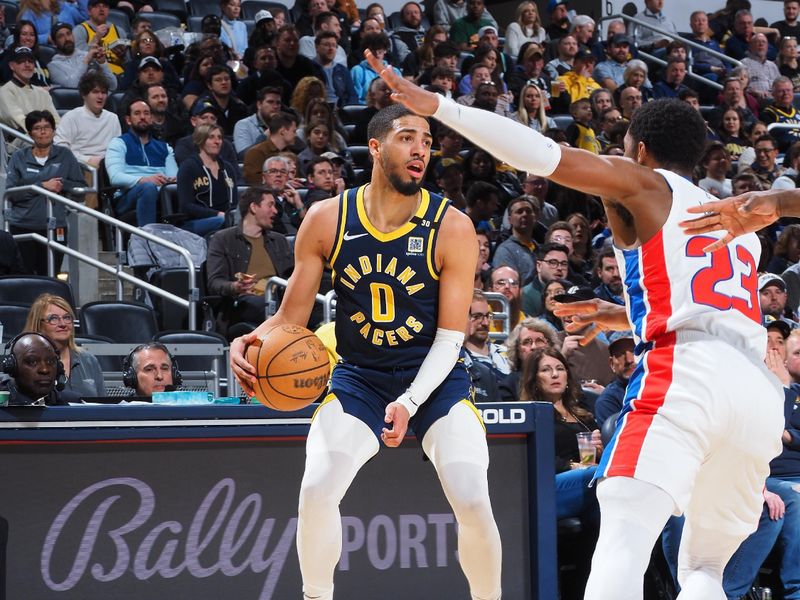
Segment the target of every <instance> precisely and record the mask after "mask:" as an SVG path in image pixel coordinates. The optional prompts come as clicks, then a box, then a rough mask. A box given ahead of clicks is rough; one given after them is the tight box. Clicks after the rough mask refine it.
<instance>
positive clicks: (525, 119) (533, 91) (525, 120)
mask: <svg viewBox="0 0 800 600" xmlns="http://www.w3.org/2000/svg"><path fill="white" fill-rule="evenodd" d="M546 102H547V99H546V98H545V96H544V94H543V93H542V90H540V89H539V87H538V86H537V85H535V84H533V83H526V84H525V85H524V86H522V90H520V93H519V108H518V109H517V115H516V116H517V119H518V120H519V122H520V123H522V124H523V125H527V126H528V127H530V128H531V129H533V130H534V131H538V132H539V133H545V132H546V131H547V130H548V129H553V128H555V127H557V125H556V122H555V121H554V120H553V119H552V117H548V116H547V115H546V114H545V112H544V108H545V106H544V105H545V103H546Z"/></svg>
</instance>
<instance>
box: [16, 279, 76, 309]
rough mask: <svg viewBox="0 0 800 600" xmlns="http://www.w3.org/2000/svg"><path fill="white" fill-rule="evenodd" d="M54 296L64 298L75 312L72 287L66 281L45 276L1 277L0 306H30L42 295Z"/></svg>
mask: <svg viewBox="0 0 800 600" xmlns="http://www.w3.org/2000/svg"><path fill="white" fill-rule="evenodd" d="M45 293H47V294H54V295H56V296H60V297H61V298H64V300H66V301H67V302H68V303H69V305H70V306H71V307H72V309H73V311H74V310H75V296H74V294H73V293H72V286H71V285H70V284H69V283H67V282H66V281H61V280H60V279H54V278H52V277H45V276H43V275H6V276H3V277H0V304H19V305H25V306H30V305H31V304H33V301H34V300H36V298H38V297H39V295H40V294H45Z"/></svg>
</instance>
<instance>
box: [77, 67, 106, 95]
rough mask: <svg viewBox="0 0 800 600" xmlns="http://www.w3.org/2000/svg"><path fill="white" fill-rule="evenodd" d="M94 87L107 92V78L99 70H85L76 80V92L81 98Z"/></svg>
mask: <svg viewBox="0 0 800 600" xmlns="http://www.w3.org/2000/svg"><path fill="white" fill-rule="evenodd" d="M94 88H100V89H101V90H105V91H106V92H108V79H106V76H105V75H103V74H102V73H101V72H99V71H86V73H84V74H83V75H81V78H80V81H78V92H79V93H80V95H81V98H86V96H88V95H89V93H90V92H91V91H92V90H93V89H94Z"/></svg>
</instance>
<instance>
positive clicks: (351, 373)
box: [323, 360, 480, 441]
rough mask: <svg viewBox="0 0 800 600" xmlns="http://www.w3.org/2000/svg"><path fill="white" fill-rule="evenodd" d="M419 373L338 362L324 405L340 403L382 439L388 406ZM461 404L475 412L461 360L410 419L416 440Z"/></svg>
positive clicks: (469, 385) (403, 369)
mask: <svg viewBox="0 0 800 600" xmlns="http://www.w3.org/2000/svg"><path fill="white" fill-rule="evenodd" d="M418 371H419V369H418V368H417V367H413V368H393V369H381V370H377V369H371V368H369V367H361V366H357V365H353V364H350V363H346V362H339V363H338V364H337V365H336V367H335V368H334V369H333V374H332V375H331V381H330V387H329V393H328V395H327V397H326V398H325V402H329V401H331V400H333V399H336V400H339V402H340V403H341V405H342V408H343V409H344V412H346V413H347V414H349V415H352V416H354V417H356V418H357V419H359V420H360V421H362V422H364V423H365V424H366V425H367V427H369V428H370V429H371V430H372V433H374V434H375V437H377V438H378V440H380V438H381V431H382V430H383V428H384V427H387V424H386V423H385V422H384V420H383V419H384V415H385V413H386V406H387V405H388V404H389V403H391V402H394V401H395V400H397V398H398V397H399V396H400V395H401V394H402V393H403V392H405V391H406V390H407V389H408V386H409V385H411V382H412V381H413V380H414V377H416V375H417V372H418ZM459 402H466V403H468V404H469V405H470V406H471V407H472V408H473V409H474V404H473V402H472V383H471V381H470V377H469V373H468V372H467V369H466V367H465V366H464V363H463V361H462V360H459V361H458V362H457V363H456V365H455V366H454V367H453V369H452V370H451V371H450V373H449V375H448V376H447V378H446V379H445V380H444V381H443V382H442V384H441V385H440V386H439V387H438V388H436V389H435V390H434V391H433V393H432V394H431V395H430V397H429V398H428V399H427V400H426V401H425V402H424V403H423V404H422V405H421V406H420V407H419V410H417V414H415V415H414V416H413V417H411V420H410V422H409V425H410V427H411V429H413V432H414V435H415V436H416V437H417V439H419V440H420V441H421V440H422V438H423V437H425V432H426V431H428V428H429V427H430V426H431V425H433V424H434V423H435V422H436V421H437V420H438V419H440V418H442V417H443V416H445V415H446V414H447V413H449V412H450V409H451V408H453V406H455V405H456V404H458V403H459ZM323 405H324V402H323ZM474 410H475V414H476V416H477V418H478V419H480V416H479V413H478V412H477V409H474Z"/></svg>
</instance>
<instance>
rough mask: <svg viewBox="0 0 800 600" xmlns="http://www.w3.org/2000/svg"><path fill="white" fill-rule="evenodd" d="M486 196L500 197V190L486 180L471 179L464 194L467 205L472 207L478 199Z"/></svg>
mask: <svg viewBox="0 0 800 600" xmlns="http://www.w3.org/2000/svg"><path fill="white" fill-rule="evenodd" d="M487 196H495V197H497V198H499V197H500V190H499V189H498V188H497V186H495V185H492V184H491V183H489V182H488V181H473V182H472V184H471V185H470V186H469V189H468V190H467V193H466V194H465V195H464V198H465V200H466V204H467V206H468V207H473V206H475V204H477V202H478V200H481V199H484V198H486V197H487Z"/></svg>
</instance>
